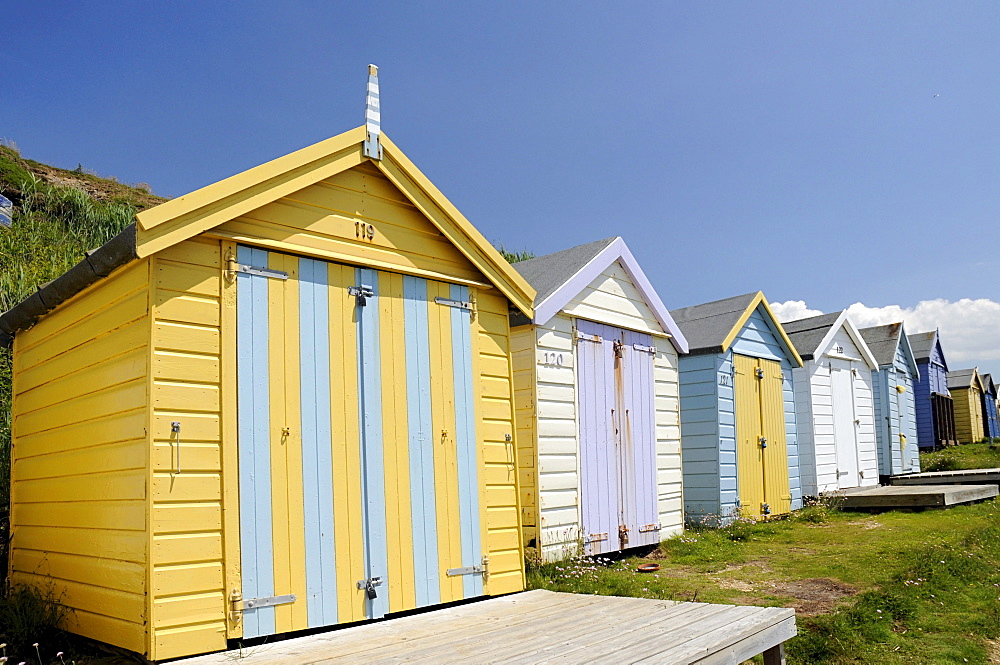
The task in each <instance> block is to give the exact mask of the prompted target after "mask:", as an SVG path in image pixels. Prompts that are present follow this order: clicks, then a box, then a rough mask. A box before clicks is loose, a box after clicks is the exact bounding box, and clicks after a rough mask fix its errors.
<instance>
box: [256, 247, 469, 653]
mask: <svg viewBox="0 0 1000 665" xmlns="http://www.w3.org/2000/svg"><path fill="white" fill-rule="evenodd" d="M237 260H238V261H239V263H241V264H246V265H250V266H254V267H257V268H268V267H272V268H273V267H274V266H275V265H277V266H281V267H282V269H283V270H286V271H287V275H288V277H287V279H285V280H280V281H279V280H276V279H275V275H274V274H273V273H272V274H271V275H270V276H268V274H266V273H260V274H254V273H248V272H241V273H239V274H238V284H237V355H238V358H237V359H238V367H237V392H238V411H239V413H238V436H239V466H240V541H241V565H242V577H243V584H242V593H243V598H244V599H252V598H269V597H273V596H287V595H291V594H294V595H295V596H296V600H295V601H294V603H292V604H283V605H278V606H276V607H259V608H254V609H247V610H244V613H243V637H244V638H247V639H249V638H253V637H259V636H265V635H270V634H274V633H281V632H287V631H289V630H300V629H305V628H315V627H321V626H328V625H333V624H336V623H343V622H348V621H356V620H359V619H365V618H369V619H370V618H379V617H382V616H385V615H386V614H387V613H390V612H398V611H403V610H408V609H413V608H416V607H424V606H428V605H434V604H437V603H442V602H450V601H454V600H461V599H463V598H470V597H473V596H478V595H482V594H483V593H484V587H483V578H482V576H481V575H478V574H463V573H462V571H467V570H471V569H473V568H476V567H478V566H480V565H481V564H482V560H483V553H484V551H483V543H482V537H481V533H482V531H481V530H482V523H481V504H480V501H481V489H480V487H481V485H480V477H479V465H480V462H481V460H480V457H479V444H478V439H477V420H476V406H475V395H476V390H475V384H474V382H473V339H472V334H473V332H472V331H473V324H472V320H471V312H470V311H469V310H468V309H467V308H464V307H461V306H459V307H455V306H454V305H456V304H460V303H464V302H468V301H469V300H470V293H469V289H468V288H467V287H464V286H456V285H449V284H444V283H441V282H435V281H430V280H426V279H422V278H418V277H409V276H402V275H397V274H392V273H387V272H381V271H375V270H371V269H365V268H353V267H349V266H343V265H340V264H333V263H329V262H324V261H319V260H313V259H306V258H297V257H292V256H287V255H283V254H277V253H274V252H268V251H266V250H260V249H254V248H249V247H239V248H238V251H237ZM351 287H357V288H359V289H360V290H361V291H362V292H363V293H364V294H365V295H364V297H357V296H356V295H352V294H351V291H352V289H351ZM279 375H280V376H279ZM279 418H280V419H282V420H281V422H278V421H276V420H275V419H279ZM376 578H377V579H378V580H380V582H381V583H380V584H376V585H375V587H374V590H375V597H374V598H369V597H368V595H369V594H367V593H366V591H365V589H364V584H362V585H361V586H360V587H359V584H358V583H359V582H362V583H363V582H365V581H367V580H375V579H376Z"/></svg>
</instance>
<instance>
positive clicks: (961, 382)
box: [948, 368, 976, 390]
mask: <svg viewBox="0 0 1000 665" xmlns="http://www.w3.org/2000/svg"><path fill="white" fill-rule="evenodd" d="M975 373H976V370H975V368H973V369H956V370H955V371H954V372H948V390H952V389H958V388H968V387H969V386H971V385H972V376H973V375H974V374H975Z"/></svg>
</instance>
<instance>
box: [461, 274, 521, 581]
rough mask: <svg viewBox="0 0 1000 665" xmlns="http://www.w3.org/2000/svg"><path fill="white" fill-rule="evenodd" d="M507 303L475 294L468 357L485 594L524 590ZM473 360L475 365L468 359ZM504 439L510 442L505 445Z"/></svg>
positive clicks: (490, 295)
mask: <svg viewBox="0 0 1000 665" xmlns="http://www.w3.org/2000/svg"><path fill="white" fill-rule="evenodd" d="M508 306H509V305H508V301H507V299H506V298H504V297H503V296H501V295H500V294H499V293H497V292H496V291H479V292H478V294H477V307H478V311H479V316H477V317H476V332H477V334H476V335H474V336H473V337H474V341H473V345H474V346H473V353H474V355H475V358H476V359H477V360H478V362H477V363H476V364H475V365H474V366H475V367H476V368H477V369H476V371H477V372H478V373H479V389H478V390H477V396H478V399H477V400H476V401H477V403H478V407H477V413H478V414H479V417H478V419H477V423H476V429H477V436H478V438H479V440H480V441H482V442H483V447H482V464H483V480H482V481H481V489H480V491H481V492H482V494H481V495H480V496H481V499H480V500H481V501H482V505H483V506H484V507H485V510H486V525H487V528H486V534H485V535H486V548H485V549H486V553H487V556H488V557H489V572H490V575H489V578H488V579H487V582H486V593H488V594H490V595H496V594H502V593H513V592H515V591H521V590H522V589H524V547H523V542H522V538H521V533H520V528H519V527H520V512H521V507H520V500H519V497H518V489H517V476H518V457H519V452H518V449H517V446H518V440H517V432H516V431H515V427H514V406H515V404H514V390H513V368H512V367H511V361H510V357H511V355H510V354H511V349H512V346H513V345H512V341H511V335H510V326H509V323H508V320H507V314H508V311H507V310H508ZM474 362H475V361H474ZM508 437H510V439H511V440H510V441H508V440H507V439H508Z"/></svg>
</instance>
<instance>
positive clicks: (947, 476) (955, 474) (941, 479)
mask: <svg viewBox="0 0 1000 665" xmlns="http://www.w3.org/2000/svg"><path fill="white" fill-rule="evenodd" d="M889 482H890V483H892V484H893V485H1000V469H963V470H961V471H925V472H924V473H908V474H906V475H905V476H893V477H892V478H890V479H889Z"/></svg>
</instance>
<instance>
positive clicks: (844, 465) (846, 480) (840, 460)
mask: <svg viewBox="0 0 1000 665" xmlns="http://www.w3.org/2000/svg"><path fill="white" fill-rule="evenodd" d="M830 379H831V384H832V392H833V435H834V440H835V442H836V445H837V487H838V488H839V489H846V488H848V487H857V486H858V485H860V481H859V478H858V424H857V415H856V414H855V406H854V375H853V373H852V371H851V367H850V363H843V364H841V365H840V366H838V365H837V364H836V363H834V364H832V366H831V370H830Z"/></svg>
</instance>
